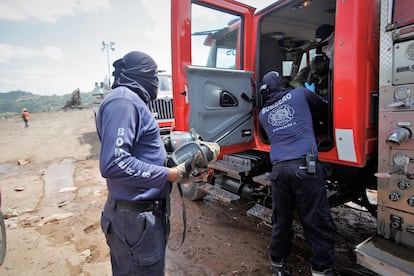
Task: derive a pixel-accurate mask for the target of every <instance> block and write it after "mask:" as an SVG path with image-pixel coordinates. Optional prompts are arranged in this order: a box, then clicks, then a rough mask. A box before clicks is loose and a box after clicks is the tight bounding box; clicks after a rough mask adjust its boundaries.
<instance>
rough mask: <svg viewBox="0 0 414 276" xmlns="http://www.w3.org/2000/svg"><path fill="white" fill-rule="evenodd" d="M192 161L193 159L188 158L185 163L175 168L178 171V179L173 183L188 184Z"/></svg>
mask: <svg viewBox="0 0 414 276" xmlns="http://www.w3.org/2000/svg"><path fill="white" fill-rule="evenodd" d="M193 160H194V158H190V159H188V160H187V161H185V162H183V163H181V164H179V165H178V166H176V168H177V169H178V177H177V179H176V180H175V181H174V182H175V183H180V184H182V183H187V182H190V174H191V172H192V171H193V169H194V168H193V166H192V163H193Z"/></svg>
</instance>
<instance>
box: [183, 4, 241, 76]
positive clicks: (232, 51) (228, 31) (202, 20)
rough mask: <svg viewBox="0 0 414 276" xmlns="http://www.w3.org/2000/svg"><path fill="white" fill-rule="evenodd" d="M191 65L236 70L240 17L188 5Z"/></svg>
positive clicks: (195, 5)
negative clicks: (190, 7)
mask: <svg viewBox="0 0 414 276" xmlns="http://www.w3.org/2000/svg"><path fill="white" fill-rule="evenodd" d="M191 13H192V25H191V33H192V36H191V60H192V65H198V66H207V67H214V68H226V69H237V67H239V65H238V64H240V61H238V60H237V59H238V57H237V55H236V54H237V51H238V45H239V41H240V39H239V36H240V33H241V32H240V29H241V24H240V22H241V20H240V16H237V15H233V14H229V13H226V12H223V11H219V10H215V9H211V8H207V7H204V6H200V5H197V4H193V5H192V9H191Z"/></svg>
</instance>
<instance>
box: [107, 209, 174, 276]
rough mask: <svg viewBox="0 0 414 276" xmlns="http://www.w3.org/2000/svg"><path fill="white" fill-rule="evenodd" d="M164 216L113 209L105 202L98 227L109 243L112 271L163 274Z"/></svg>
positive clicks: (118, 272) (133, 273)
mask: <svg viewBox="0 0 414 276" xmlns="http://www.w3.org/2000/svg"><path fill="white" fill-rule="evenodd" d="M167 224H168V222H167V216H166V212H165V211H161V212H159V213H153V212H137V211H130V210H124V209H115V208H114V206H113V205H112V204H111V203H110V202H106V204H105V207H104V210H103V212H102V216H101V227H102V231H103V233H104V234H105V237H106V242H107V244H108V246H109V250H110V256H111V265H112V274H113V275H114V276H118V275H128V276H133V275H145V276H147V275H154V276H158V275H160V276H161V275H165V247H166V229H167Z"/></svg>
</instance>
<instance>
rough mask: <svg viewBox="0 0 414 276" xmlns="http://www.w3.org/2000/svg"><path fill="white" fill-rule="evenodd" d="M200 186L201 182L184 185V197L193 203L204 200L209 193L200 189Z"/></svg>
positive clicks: (182, 187)
mask: <svg viewBox="0 0 414 276" xmlns="http://www.w3.org/2000/svg"><path fill="white" fill-rule="evenodd" d="M200 184H201V183H200V182H191V183H188V184H182V185H181V190H182V191H183V196H184V197H185V198H187V199H189V200H193V201H195V200H200V199H203V198H204V197H205V196H206V194H207V193H206V192H205V191H204V190H201V189H200V188H199V186H200Z"/></svg>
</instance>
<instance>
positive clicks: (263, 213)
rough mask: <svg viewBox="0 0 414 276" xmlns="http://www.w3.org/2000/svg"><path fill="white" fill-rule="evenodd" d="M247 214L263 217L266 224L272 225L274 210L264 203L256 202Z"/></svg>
mask: <svg viewBox="0 0 414 276" xmlns="http://www.w3.org/2000/svg"><path fill="white" fill-rule="evenodd" d="M246 213H247V215H248V216H251V217H256V218H258V219H261V220H262V221H263V222H264V223H265V224H266V225H269V226H271V225H272V210H271V209H270V208H266V207H264V206H263V205H260V204H257V203H256V204H255V205H254V206H253V207H252V208H250V209H249V210H247V212H246Z"/></svg>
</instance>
